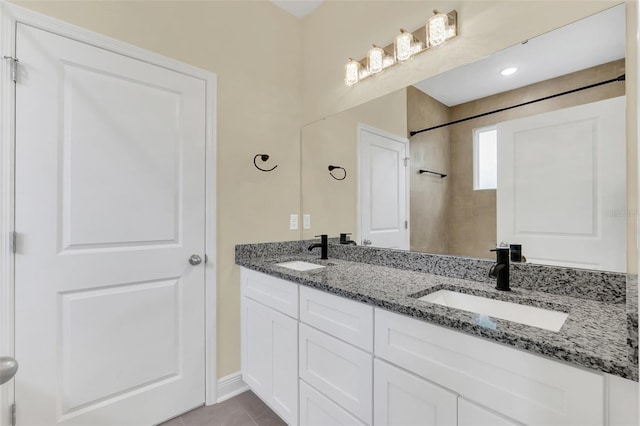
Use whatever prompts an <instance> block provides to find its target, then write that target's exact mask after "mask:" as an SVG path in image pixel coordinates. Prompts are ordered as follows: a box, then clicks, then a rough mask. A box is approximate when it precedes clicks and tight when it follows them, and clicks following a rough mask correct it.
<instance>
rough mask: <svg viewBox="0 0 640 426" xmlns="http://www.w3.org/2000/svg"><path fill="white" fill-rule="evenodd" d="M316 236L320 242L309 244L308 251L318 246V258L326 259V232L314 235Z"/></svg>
mask: <svg viewBox="0 0 640 426" xmlns="http://www.w3.org/2000/svg"><path fill="white" fill-rule="evenodd" d="M316 237H320V243H315V244H311V245H310V246H309V251H311V250H313V249H315V248H318V247H320V259H328V258H329V256H328V252H329V236H328V235H327V234H322V235H316Z"/></svg>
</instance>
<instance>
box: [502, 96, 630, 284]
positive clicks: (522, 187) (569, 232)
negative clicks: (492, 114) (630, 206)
mask: <svg viewBox="0 0 640 426" xmlns="http://www.w3.org/2000/svg"><path fill="white" fill-rule="evenodd" d="M497 129H498V189H497V219H498V230H497V231H498V232H497V235H498V242H500V241H506V242H509V243H516V244H522V246H523V247H522V250H523V254H524V255H525V256H526V258H527V261H529V262H532V263H543V264H550V265H559V266H568V267H576V268H588V269H600V270H607V271H617V272H624V271H626V220H627V219H626V216H627V213H626V183H625V182H626V172H625V149H626V144H625V98H624V97H618V98H613V99H608V100H604V101H599V102H594V103H591V104H586V105H580V106H577V107H572V108H567V109H562V110H559V111H553V112H549V113H545V114H540V115H535V116H532V117H526V118H522V119H518V120H513V121H508V122H504V123H500V124H498V125H497Z"/></svg>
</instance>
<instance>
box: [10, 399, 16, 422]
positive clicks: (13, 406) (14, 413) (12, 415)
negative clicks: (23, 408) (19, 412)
mask: <svg viewBox="0 0 640 426" xmlns="http://www.w3.org/2000/svg"><path fill="white" fill-rule="evenodd" d="M11 426H16V404H15V403H13V404H11Z"/></svg>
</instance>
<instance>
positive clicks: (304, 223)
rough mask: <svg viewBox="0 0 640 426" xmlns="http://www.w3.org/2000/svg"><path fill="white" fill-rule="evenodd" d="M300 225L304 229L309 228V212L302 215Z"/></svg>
mask: <svg viewBox="0 0 640 426" xmlns="http://www.w3.org/2000/svg"><path fill="white" fill-rule="evenodd" d="M302 227H303V228H304V229H311V215H310V214H304V215H302Z"/></svg>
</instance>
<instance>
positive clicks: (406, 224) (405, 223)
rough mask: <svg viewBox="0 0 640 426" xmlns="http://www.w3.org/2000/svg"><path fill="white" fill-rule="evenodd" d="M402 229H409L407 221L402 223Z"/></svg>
mask: <svg viewBox="0 0 640 426" xmlns="http://www.w3.org/2000/svg"><path fill="white" fill-rule="evenodd" d="M404 229H409V221H408V220H405V221H404Z"/></svg>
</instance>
